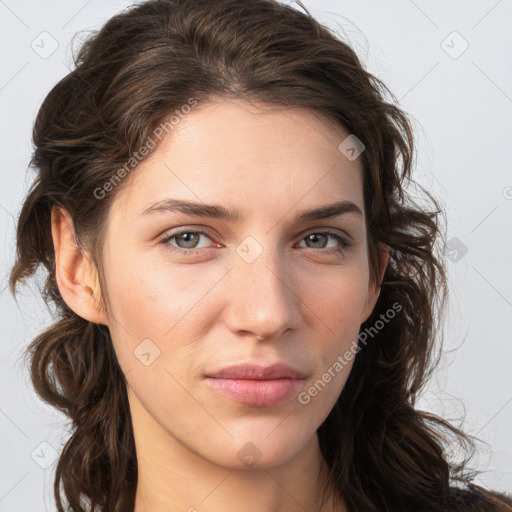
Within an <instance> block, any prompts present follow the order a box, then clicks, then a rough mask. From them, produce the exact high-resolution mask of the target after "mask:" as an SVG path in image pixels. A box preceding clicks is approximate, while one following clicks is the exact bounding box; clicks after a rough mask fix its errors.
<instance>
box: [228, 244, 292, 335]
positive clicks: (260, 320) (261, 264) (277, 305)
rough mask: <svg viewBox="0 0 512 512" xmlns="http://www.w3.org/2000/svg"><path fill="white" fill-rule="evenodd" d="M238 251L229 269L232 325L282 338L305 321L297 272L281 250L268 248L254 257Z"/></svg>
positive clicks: (235, 328)
mask: <svg viewBox="0 0 512 512" xmlns="http://www.w3.org/2000/svg"><path fill="white" fill-rule="evenodd" d="M249 261H251V260H250V259H245V258H244V257H243V255H242V256H240V257H239V256H238V255H235V257H234V267H233V269H232V270H231V272H230V273H229V278H228V279H229V283H228V287H229V294H230V295H229V306H228V313H227V322H228V327H229V328H230V329H231V331H232V332H234V333H236V334H237V335H241V334H242V335H247V333H249V334H250V335H252V336H254V335H255V336H256V337H258V339H260V340H261V339H278V338H279V337H280V336H282V335H283V334H284V333H286V332H287V331H288V330H294V329H297V327H298V326H299V323H300V321H301V318H302V316H301V310H300V309H301V300H300V297H299V296H298V293H297V292H296V291H295V289H294V288H296V286H294V281H293V275H292V272H291V270H290V268H288V269H287V268H286V265H285V263H286V262H285V261H284V259H283V256H282V255H279V254H278V250H277V249H275V250H270V249H267V248H265V250H263V252H262V253H261V254H259V256H257V257H256V259H254V261H251V262H249Z"/></svg>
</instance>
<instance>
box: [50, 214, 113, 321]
mask: <svg viewBox="0 0 512 512" xmlns="http://www.w3.org/2000/svg"><path fill="white" fill-rule="evenodd" d="M51 224H52V238H53V248H54V252H55V279H56V281H57V286H58V288H59V292H60V294H61V296H62V298H63V300H64V301H65V302H66V304H67V305H68V307H69V308H71V309H72V310H73V311H74V312H75V313H76V314H77V315H79V316H81V317H82V318H84V319H86V320H89V321H90V322H93V323H97V324H104V325H107V322H106V316H105V314H104V312H103V311H102V308H101V302H100V301H101V297H100V296H99V294H98V291H99V285H98V282H97V274H96V271H95V268H94V265H93V264H92V262H91V259H90V257H89V255H88V254H86V253H85V254H84V253H83V252H82V251H80V249H79V248H78V246H77V243H76V236H75V230H74V225H73V220H72V218H71V215H70V214H69V212H68V211H66V210H65V209H64V208H61V207H58V206H54V207H53V209H52V214H51Z"/></svg>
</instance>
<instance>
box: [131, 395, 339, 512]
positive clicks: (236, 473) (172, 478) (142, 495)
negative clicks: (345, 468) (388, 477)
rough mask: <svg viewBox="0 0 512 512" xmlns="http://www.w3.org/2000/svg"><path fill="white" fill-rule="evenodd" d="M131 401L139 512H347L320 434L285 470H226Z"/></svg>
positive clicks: (283, 467)
mask: <svg viewBox="0 0 512 512" xmlns="http://www.w3.org/2000/svg"><path fill="white" fill-rule="evenodd" d="M129 395H130V392H129ZM130 402H131V407H132V422H133V429H134V437H135V445H136V451H137V467H138V479H137V480H138V481H137V489H136V495H135V508H134V512H169V511H183V512H214V511H218V510H222V511H224V512H235V511H237V512H238V511H240V510H244V511H247V512H251V511H255V512H256V511H258V512H292V511H293V512H295V511H302V512H306V511H309V512H313V511H314V512H334V511H336V512H345V510H346V509H345V507H344V505H343V504H342V503H343V501H342V500H340V501H339V504H335V501H334V498H335V497H337V496H338V495H337V494H336V493H335V491H333V486H332V485H330V483H329V480H328V468H327V465H326V463H325V460H324V458H323V457H322V454H321V451H320V446H319V443H318V436H317V435H316V434H315V435H314V436H313V437H312V438H311V439H310V440H309V441H308V442H307V443H306V445H305V446H304V448H303V449H302V450H301V451H300V452H299V453H298V454H297V455H296V456H295V457H294V458H293V459H292V460H289V461H287V462H286V463H285V464H282V465H280V466H274V467H269V468H264V469H256V468H254V469H249V468H244V469H233V468H226V467H222V466H219V465H217V464H215V463H214V462H212V461H210V460H207V459H205V458H203V457H201V456H200V455H199V454H198V453H196V452H193V451H191V450H190V449H188V448H187V447H186V446H184V445H183V444H182V443H181V442H179V441H178V440H177V439H176V438H174V437H173V436H172V435H171V434H169V432H167V431H165V430H164V429H163V428H162V427H161V426H160V425H158V424H157V423H156V422H155V421H154V420H153V419H152V418H151V416H150V415H149V414H148V413H147V411H145V409H144V407H143V406H142V404H140V402H139V401H138V400H137V398H136V397H134V396H133V395H132V396H131V397H130ZM324 491H325V492H326V494H325V495H324V494H323V493H324ZM324 497H325V501H323V498H324ZM336 503H338V502H336Z"/></svg>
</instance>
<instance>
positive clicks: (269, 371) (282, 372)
mask: <svg viewBox="0 0 512 512" xmlns="http://www.w3.org/2000/svg"><path fill="white" fill-rule="evenodd" d="M206 376H207V377H212V378H216V379H250V380H274V379H304V378H305V377H306V375H305V374H304V373H303V372H301V371H300V370H297V369H295V368H293V367H292V366H289V365H287V364H285V363H275V364H272V365H270V366H260V365H257V364H239V365H235V366H229V367H227V368H223V369H222V370H218V371H215V372H212V373H208V374H207V375H206Z"/></svg>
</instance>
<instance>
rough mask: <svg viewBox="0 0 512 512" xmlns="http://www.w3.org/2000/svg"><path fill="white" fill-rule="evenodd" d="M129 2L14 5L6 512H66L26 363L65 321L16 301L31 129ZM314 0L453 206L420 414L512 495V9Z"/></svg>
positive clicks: (5, 167)
mask: <svg viewBox="0 0 512 512" xmlns="http://www.w3.org/2000/svg"><path fill="white" fill-rule="evenodd" d="M287 3H291V2H287ZM130 4H131V2H128V1H114V0H108V1H100V0H89V1H88V2H87V1H84V0H69V1H66V2H64V1H62V2H58V1H55V0H51V1H50V0H48V1H45V2H36V1H28V0H24V1H18V2H15V1H14V0H5V1H4V0H0V45H1V48H2V52H1V59H2V60H1V68H0V69H1V75H0V105H1V113H2V115H1V122H0V126H1V137H0V145H1V148H0V150H1V152H0V154H1V156H2V159H1V166H0V180H1V186H0V225H1V240H2V250H1V256H0V266H1V268H0V270H1V277H2V282H1V293H0V301H1V306H0V322H1V332H2V343H1V344H0V350H1V358H0V364H1V376H0V379H1V380H0V385H1V390H2V394H1V404H0V429H1V430H0V431H1V437H0V460H1V461H2V463H1V477H0V512H2V511H9V512H21V511H23V512H26V511H27V510H30V511H32V512H39V511H43V510H48V511H50V510H55V506H54V501H53V497H52V484H53V470H54V468H55V457H56V455H57V453H60V448H61V445H62V443H63V442H64V441H65V440H66V438H67V430H66V429H67V423H66V421H65V418H63V417H62V416H61V415H60V414H58V413H57V412H55V411H54V410H53V409H52V408H50V407H48V406H45V405H44V404H43V403H42V402H41V401H40V400H39V399H38V398H37V396H36V395H35V393H34V391H33V390H32V387H31V385H30V383H29V377H28V373H27V371H26V369H25V367H23V366H22V364H21V360H20V356H21V353H22V351H23V349H24V348H25V347H26V346H27V345H28V343H29V342H30V341H31V340H32V339H33V338H34V337H35V335H36V334H37V333H38V332H40V331H41V330H43V328H44V327H46V326H48V325H49V324H50V323H51V315H50V313H49V311H48V309H47V308H46V306H45V304H44V302H43V301H42V299H41V297H40V295H39V290H38V285H37V283H35V282H32V284H31V285H29V286H27V287H25V288H24V289H23V290H22V294H21V295H20V296H19V299H18V303H16V302H15V301H14V299H13V298H12V296H11V295H10V294H9V292H8V291H7V290H6V283H7V277H6V276H7V272H8V270H9V268H10V266H11V264H12V262H13V258H14V244H13V241H14V225H15V219H16V217H17V215H18V213H19V209H20V204H21V201H22V199H23V197H24V195H25V193H26V191H27V190H28V187H29V185H30V183H31V182H32V175H31V174H27V164H28V162H29V158H30V152H31V142H30V137H31V129H32V122H33V120H34V118H35V115H36V113H37V110H38V108H39V106H40V104H41V102H42V100H43V99H44V97H45V96H46V94H47V93H48V92H49V90H50V89H51V88H52V86H53V85H54V84H55V83H56V82H57V81H58V80H59V79H60V78H61V77H62V76H64V75H65V74H66V73H67V72H68V70H69V68H70V66H71V62H72V61H71V51H70V42H71V39H72V37H73V35H74V34H75V33H76V32H78V31H80V30H93V29H96V28H99V26H101V25H102V24H103V23H104V22H105V21H106V20H107V19H108V18H109V17H110V16H112V15H113V14H115V13H116V12H118V11H120V10H121V9H123V8H124V7H126V6H128V5H130ZM304 4H305V6H306V7H307V8H308V9H310V11H311V12H312V14H313V15H315V16H316V17H317V18H318V19H320V21H322V22H323V23H325V24H327V25H329V26H330V27H332V28H334V29H335V30H336V31H337V32H338V34H340V35H341V36H342V37H343V38H345V39H348V42H349V43H350V44H351V45H352V46H353V47H354V49H355V50H356V52H357V53H358V55H359V57H360V58H361V59H362V61H363V63H364V64H365V66H366V67H367V69H368V70H369V71H370V72H372V73H374V74H375V75H377V76H378V77H380V78H382V79H383V80H384V82H385V83H386V84H387V85H388V86H389V87H390V88H391V90H392V91H393V93H394V94H395V95H396V97H397V98H398V99H399V100H400V105H401V107H402V108H403V109H404V110H406V111H407V112H408V113H409V114H410V115H411V116H412V118H413V121H414V128H415V131H416V137H417V147H418V152H417V171H416V178H417V180H418V181H419V182H420V183H422V184H423V185H424V186H426V187H427V188H428V189H429V190H431V191H433V192H434V193H435V194H436V196H437V197H438V198H439V199H440V200H441V201H442V202H443V203H444V205H445V207H446V212H447V218H448V239H449V240H450V247H451V248H452V249H454V250H452V252H450V257H451V258H452V259H451V260H449V261H448V267H449V268H448V271H449V273H450V280H451V295H452V297H451V302H450V310H449V317H448V322H447V324H446V328H445V338H446V339H445V349H444V355H443V358H442V360H441V363H440V366H439V369H438V372H437V373H436V375H435V378H434V379H433V380H432V382H431V383H430V386H429V387H428V388H427V389H426V391H425V393H424V395H423V397H422V398H421V401H420V404H419V406H420V408H423V409H427V410H430V411H433V412H436V413H440V414H442V415H443V416H445V417H447V418H448V419H451V420H454V421H455V422H456V423H457V422H458V419H459V418H461V417H462V416H463V415H465V422H464V424H463V426H464V428H465V429H466V430H467V431H468V432H469V433H472V434H475V435H478V436H479V437H480V438H481V439H482V440H483V441H485V442H486V443H487V444H483V445H481V446H480V451H479V455H478V457H477V458H476V459H475V460H474V465H475V466H476V467H478V468H479V469H482V470H483V471H484V472H483V473H482V474H481V475H480V477H479V479H478V480H477V482H478V483H481V484H484V485H486V486H488V487H492V488H496V489H499V490H503V491H508V492H512V478H511V473H512V436H511V435H510V430H511V429H510V426H511V423H512V422H511V420H512V404H511V401H512V372H510V366H511V362H512V343H511V341H512V340H511V332H512V314H511V313H512V265H511V262H512V237H511V233H512V173H511V168H512V167H511V164H512V149H511V147H512V144H511V142H512V141H511V138H510V136H511V134H512V115H511V114H512V52H511V49H512V44H511V42H512V41H511V39H512V36H511V33H510V26H511V24H512V2H511V1H510V0H508V1H507V0H501V1H496V0H480V1H467V0H465V1H456V0H452V1H450V2H446V1H425V0H423V1H420V0H416V1H412V0H401V1H399V0H394V1H388V2H381V1H377V0H373V1H370V0H364V1H359V2H354V1H346V0H332V1H329V0H317V1H311V0H310V1H307V0H306V1H304ZM454 32H456V33H455V34H454ZM80 40H81V38H80V36H78V38H77V41H75V46H77V45H78V43H79V42H80ZM466 46H467V48H466ZM457 251H458V252H457ZM464 251H467V252H465V254H462V253H463V252H464Z"/></svg>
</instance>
